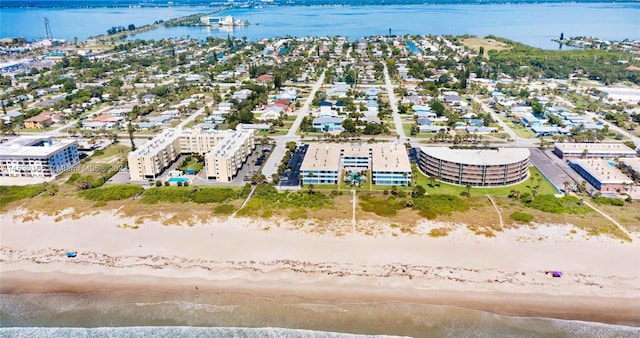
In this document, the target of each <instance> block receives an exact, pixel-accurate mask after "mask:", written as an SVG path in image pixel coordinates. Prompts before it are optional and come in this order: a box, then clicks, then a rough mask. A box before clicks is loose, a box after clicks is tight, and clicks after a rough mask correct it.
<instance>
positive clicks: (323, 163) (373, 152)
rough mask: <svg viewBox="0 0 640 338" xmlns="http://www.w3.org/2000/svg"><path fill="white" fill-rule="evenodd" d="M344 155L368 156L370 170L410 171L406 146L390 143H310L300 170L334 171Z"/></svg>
mask: <svg viewBox="0 0 640 338" xmlns="http://www.w3.org/2000/svg"><path fill="white" fill-rule="evenodd" d="M344 157H360V158H368V159H370V160H371V163H372V168H370V169H371V170H372V171H392V172H398V171H399V172H411V163H410V162H409V156H408V155H407V149H406V147H405V146H404V145H398V144H390V143H374V144H357V145H356V144H340V143H311V144H310V145H309V148H308V149H307V153H306V155H305V157H304V160H303V161H302V165H301V166H300V170H301V171H304V170H325V171H336V170H339V169H340V165H341V160H342V158H344Z"/></svg>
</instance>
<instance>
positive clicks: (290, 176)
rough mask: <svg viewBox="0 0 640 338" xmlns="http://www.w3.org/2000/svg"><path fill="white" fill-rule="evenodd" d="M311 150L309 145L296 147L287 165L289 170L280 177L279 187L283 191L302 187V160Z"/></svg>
mask: <svg viewBox="0 0 640 338" xmlns="http://www.w3.org/2000/svg"><path fill="white" fill-rule="evenodd" d="M308 148H309V145H308V144H302V145H299V146H297V147H296V150H295V151H294V152H293V153H292V154H291V159H289V163H287V169H286V170H285V172H284V173H283V174H282V176H281V177H280V182H279V184H278V187H280V188H283V189H291V188H292V187H299V186H300V178H299V176H300V166H302V160H304V155H305V154H306V153H307V149H308Z"/></svg>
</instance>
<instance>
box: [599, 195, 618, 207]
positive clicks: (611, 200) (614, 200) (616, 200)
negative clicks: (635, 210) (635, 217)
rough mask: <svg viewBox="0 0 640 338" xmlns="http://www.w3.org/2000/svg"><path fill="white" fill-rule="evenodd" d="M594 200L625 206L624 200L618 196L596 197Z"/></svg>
mask: <svg viewBox="0 0 640 338" xmlns="http://www.w3.org/2000/svg"><path fill="white" fill-rule="evenodd" d="M593 202H595V203H597V204H604V205H613V206H616V207H622V206H624V201H623V200H619V199H616V198H609V197H596V198H593Z"/></svg>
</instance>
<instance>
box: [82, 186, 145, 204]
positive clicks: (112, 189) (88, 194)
mask: <svg viewBox="0 0 640 338" xmlns="http://www.w3.org/2000/svg"><path fill="white" fill-rule="evenodd" d="M143 191H144V189H143V188H142V187H141V186H139V185H131V184H119V185H112V186H108V187H106V188H99V189H89V190H84V191H82V192H80V193H79V194H80V196H82V197H84V198H86V199H88V200H91V201H116V200H123V199H127V198H131V197H133V196H136V195H140V194H141V193H142V192H143Z"/></svg>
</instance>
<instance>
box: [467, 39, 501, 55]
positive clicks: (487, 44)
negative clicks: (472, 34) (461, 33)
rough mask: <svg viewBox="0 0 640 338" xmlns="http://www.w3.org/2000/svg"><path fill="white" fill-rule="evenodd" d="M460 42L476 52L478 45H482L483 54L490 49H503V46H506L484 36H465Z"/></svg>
mask: <svg viewBox="0 0 640 338" xmlns="http://www.w3.org/2000/svg"><path fill="white" fill-rule="evenodd" d="M462 44H463V45H465V46H466V47H469V48H471V49H473V50H475V51H476V52H478V51H479V50H480V47H484V53H485V55H486V54H487V53H488V52H489V51H490V50H498V51H499V50H503V49H505V48H508V46H507V44H505V43H502V42H499V41H496V40H494V39H486V38H467V39H462Z"/></svg>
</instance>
